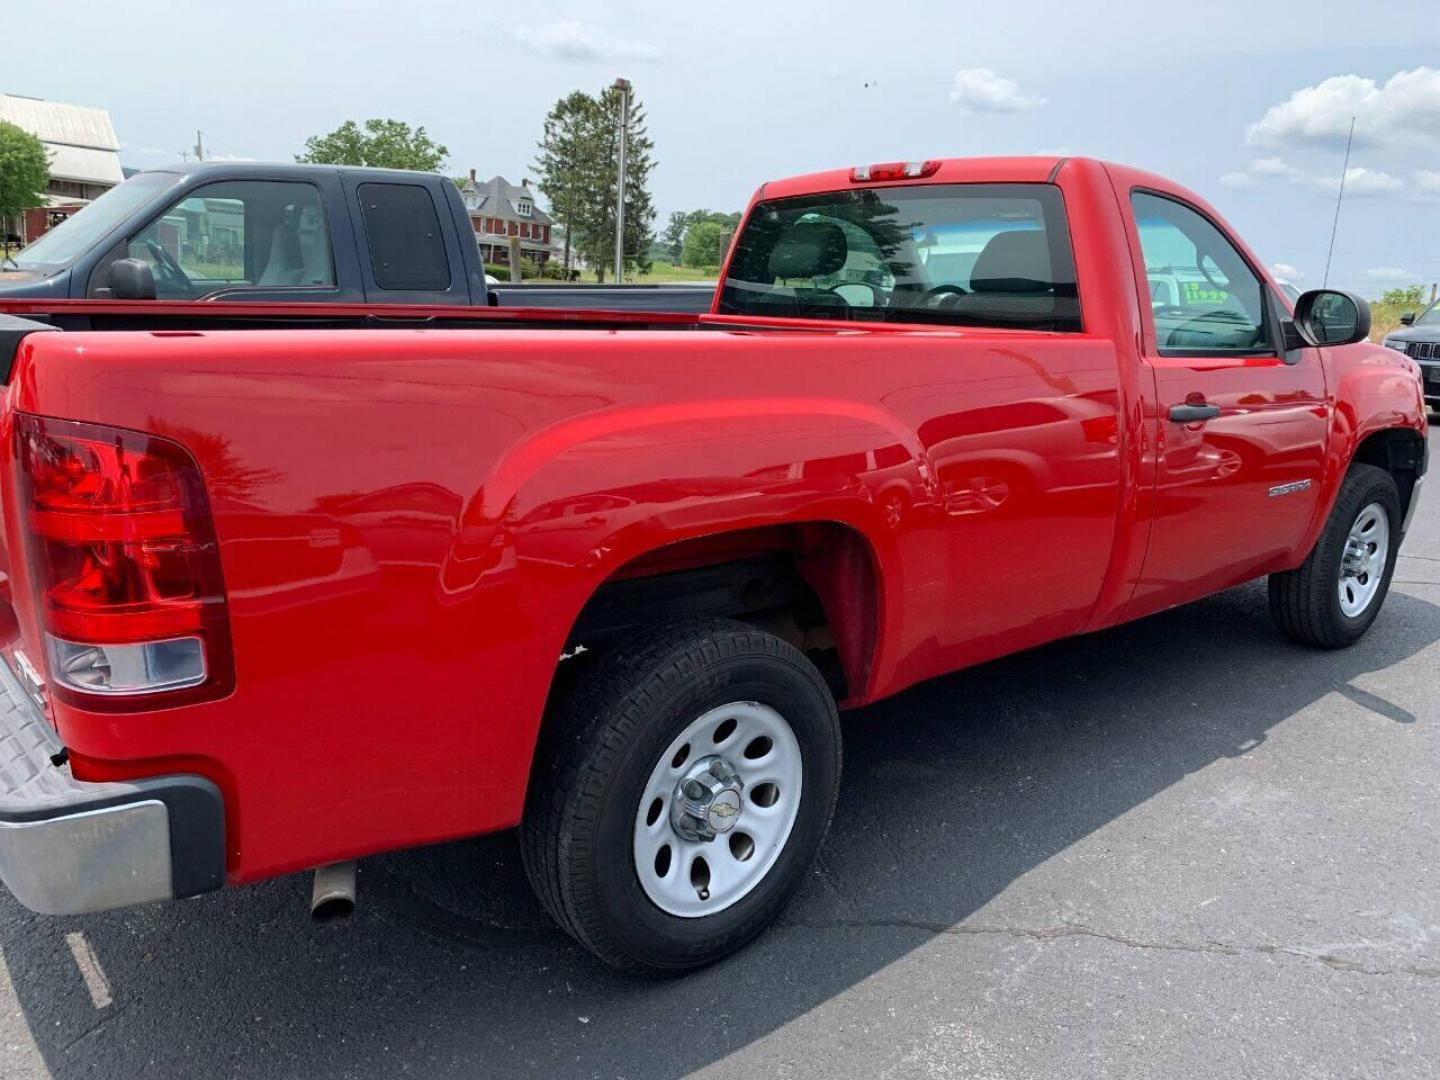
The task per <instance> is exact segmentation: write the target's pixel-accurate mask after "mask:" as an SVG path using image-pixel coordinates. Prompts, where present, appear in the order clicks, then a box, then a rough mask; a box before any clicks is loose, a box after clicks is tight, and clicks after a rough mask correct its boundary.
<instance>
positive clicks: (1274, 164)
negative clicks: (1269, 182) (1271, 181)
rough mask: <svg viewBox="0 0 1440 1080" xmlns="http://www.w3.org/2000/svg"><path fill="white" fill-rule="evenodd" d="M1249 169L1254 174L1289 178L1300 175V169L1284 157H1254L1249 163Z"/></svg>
mask: <svg viewBox="0 0 1440 1080" xmlns="http://www.w3.org/2000/svg"><path fill="white" fill-rule="evenodd" d="M1250 171H1251V172H1252V173H1254V174H1255V175H1256V176H1283V177H1285V178H1286V179H1291V178H1293V177H1296V176H1298V175H1300V170H1299V169H1297V168H1295V166H1294V165H1291V164H1290V163H1289V162H1288V161H1286V160H1285V159H1284V158H1278V157H1267V158H1256V159H1255V160H1254V161H1252V162H1251V163H1250Z"/></svg>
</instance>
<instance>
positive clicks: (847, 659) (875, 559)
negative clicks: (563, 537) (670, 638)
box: [551, 520, 886, 700]
mask: <svg viewBox="0 0 1440 1080" xmlns="http://www.w3.org/2000/svg"><path fill="white" fill-rule="evenodd" d="M883 580H884V576H883V571H882V555H881V554H880V552H879V551H878V550H877V547H876V545H875V544H874V543H873V542H872V541H871V539H870V537H868V536H867V535H866V534H865V533H864V532H862V531H861V530H860V529H859V528H857V527H856V526H854V525H853V524H850V523H847V522H842V521H838V520H814V521H805V522H795V523H788V524H783V525H770V526H762V527H759V528H752V529H741V530H733V531H723V532H716V533H707V534H703V535H699V536H695V537H691V538H687V539H682V540H677V541H672V542H669V543H665V544H660V545H657V546H655V547H653V548H651V549H649V550H647V551H644V552H642V553H640V554H638V555H634V556H633V557H631V558H629V559H627V560H626V561H624V562H623V563H620V564H618V565H617V566H614V567H612V568H611V569H610V571H609V573H608V574H607V575H606V576H605V577H604V578H603V579H602V580H601V581H600V582H599V583H598V584H597V585H596V586H595V588H594V589H593V590H592V591H591V592H590V594H589V596H588V598H587V599H586V601H585V603H584V605H583V606H582V607H581V609H580V610H579V612H578V613H577V615H576V617H575V619H574V622H573V624H572V627H571V630H570V633H569V635H568V637H567V639H566V642H565V653H564V655H565V657H566V658H567V659H568V658H571V657H572V656H575V655H576V650H577V649H578V650H579V655H583V654H584V653H585V652H587V651H594V650H595V649H596V648H597V646H598V647H600V648H603V647H605V645H606V643H607V642H613V641H619V640H623V639H624V638H625V637H626V636H627V635H629V634H633V633H637V632H640V631H642V630H643V629H645V628H647V627H648V626H650V625H653V624H654V622H656V621H658V620H661V619H666V620H671V619H683V618H696V617H706V618H733V619H737V620H740V621H742V622H747V623H750V624H752V625H755V626H757V627H760V628H762V629H765V630H768V631H769V632H771V633H774V634H776V635H777V636H779V637H781V638H782V639H784V640H786V641H789V642H790V643H791V644H792V645H795V646H796V647H797V648H799V649H801V651H802V652H805V653H807V654H811V655H812V658H814V659H816V661H817V664H818V666H820V668H821V670H822V671H823V672H824V673H825V675H826V678H827V680H828V681H829V682H830V684H831V688H832V690H833V691H834V693H835V696H836V698H837V699H841V700H843V699H845V698H853V697H858V696H861V695H863V694H864V693H865V692H866V689H867V688H868V686H869V685H870V680H871V676H872V674H873V672H874V670H875V663H876V654H877V652H878V649H879V642H880V628H881V625H882V622H883V618H884V616H883V608H884V604H885V599H886V596H885V591H884V587H883V584H882V582H883ZM827 653H828V654H830V655H828V656H827V655H825V654H827ZM815 654H820V655H815ZM564 667H565V661H564V660H562V662H561V665H560V670H558V671H557V673H556V679H555V683H556V686H555V687H552V691H551V696H552V698H553V697H554V694H555V692H556V688H557V687H561V686H562V684H563V683H564V681H565V680H564V679H563V677H562V676H563V675H564Z"/></svg>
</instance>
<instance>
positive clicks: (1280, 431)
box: [1127, 188, 1330, 617]
mask: <svg viewBox="0 0 1440 1080" xmlns="http://www.w3.org/2000/svg"><path fill="white" fill-rule="evenodd" d="M1128 202H1129V206H1130V209H1131V211H1132V214H1131V217H1130V221H1129V227H1130V230H1131V233H1132V236H1131V241H1132V249H1133V251H1132V253H1133V257H1134V259H1135V264H1136V267H1137V277H1138V278H1139V280H1140V281H1141V285H1142V289H1145V290H1147V291H1148V292H1149V301H1150V302H1149V305H1148V310H1146V311H1144V312H1142V314H1143V315H1144V316H1145V319H1144V321H1145V324H1146V332H1145V342H1144V362H1145V363H1146V365H1147V366H1148V368H1149V370H1150V375H1151V377H1152V378H1153V386H1154V390H1153V398H1152V400H1151V401H1150V403H1149V406H1150V407H1149V409H1148V413H1149V416H1148V422H1149V424H1150V425H1151V431H1152V433H1153V437H1152V440H1151V453H1152V454H1153V463H1152V464H1153V471H1154V477H1155V490H1154V498H1153V515H1152V520H1151V528H1150V542H1149V547H1148V551H1147V554H1146V558H1145V563H1144V568H1143V570H1142V572H1141V576H1140V580H1139V582H1138V583H1137V585H1136V589H1135V592H1134V594H1133V598H1132V601H1131V607H1130V610H1129V611H1127V615H1128V616H1132V617H1133V616H1136V615H1142V614H1146V613H1148V612H1151V611H1158V610H1160V609H1162V608H1166V607H1170V606H1172V605H1174V604H1178V603H1183V602H1185V601H1187V600H1191V599H1194V598H1196V597H1199V596H1204V595H1207V594H1209V593H1212V592H1216V591H1218V590H1220V589H1223V588H1227V587H1229V586H1231V585H1235V584H1239V583H1240V582H1243V581H1248V580H1250V579H1251V578H1254V577H1257V576H1259V575H1262V574H1265V573H1269V572H1271V571H1273V570H1277V569H1283V568H1286V567H1287V566H1289V565H1292V564H1293V562H1294V560H1295V559H1296V558H1298V557H1299V546H1300V544H1301V543H1302V542H1303V538H1304V535H1305V533H1306V531H1307V528H1308V526H1309V524H1310V522H1311V520H1312V517H1313V515H1314V514H1315V512H1316V508H1317V500H1318V498H1319V494H1320V488H1321V483H1320V481H1321V476H1322V472H1323V469H1324V465H1325V445H1326V439H1327V435H1328V432H1329V426H1330V404H1329V402H1328V400H1327V397H1326V386H1325V372H1324V367H1323V365H1322V363H1321V357H1320V351H1319V350H1318V349H1296V350H1292V351H1291V352H1290V353H1289V354H1287V353H1286V352H1285V350H1284V347H1283V343H1282V342H1281V341H1280V314H1281V312H1282V309H1281V308H1280V307H1279V306H1278V305H1279V299H1278V297H1277V296H1275V294H1274V293H1273V291H1272V290H1271V288H1270V286H1269V285H1268V284H1267V283H1266V281H1265V279H1264V278H1263V276H1262V275H1260V274H1259V273H1257V272H1256V270H1255V268H1254V267H1253V266H1252V265H1251V263H1250V262H1249V260H1248V259H1247V258H1246V256H1245V255H1244V254H1242V252H1241V250H1240V249H1239V247H1238V246H1237V245H1236V244H1234V243H1233V242H1232V241H1231V240H1230V239H1229V238H1228V237H1227V236H1226V235H1225V233H1224V232H1223V230H1222V229H1221V228H1220V226H1219V225H1218V224H1217V223H1216V222H1214V221H1213V220H1212V219H1211V218H1210V217H1209V215H1208V214H1206V213H1204V212H1202V211H1201V210H1199V209H1198V208H1196V207H1195V206H1192V205H1190V204H1188V203H1185V202H1183V201H1181V200H1179V199H1177V198H1175V197H1173V196H1171V195H1169V194H1161V193H1158V192H1153V191H1147V190H1143V189H1138V188H1137V189H1134V190H1132V191H1130V192H1129V196H1128ZM1141 271H1143V273H1142V272H1141ZM1142 306H1143V305H1142Z"/></svg>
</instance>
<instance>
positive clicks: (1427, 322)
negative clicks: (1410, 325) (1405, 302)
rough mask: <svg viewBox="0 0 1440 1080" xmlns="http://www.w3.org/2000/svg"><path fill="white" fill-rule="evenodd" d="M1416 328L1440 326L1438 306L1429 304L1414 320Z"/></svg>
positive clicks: (1439, 309) (1439, 305)
mask: <svg viewBox="0 0 1440 1080" xmlns="http://www.w3.org/2000/svg"><path fill="white" fill-rule="evenodd" d="M1415 325H1416V326H1440V304H1431V305H1430V306H1429V307H1428V308H1427V309H1426V310H1425V311H1423V312H1421V314H1420V317H1419V318H1418V319H1416V320H1415Z"/></svg>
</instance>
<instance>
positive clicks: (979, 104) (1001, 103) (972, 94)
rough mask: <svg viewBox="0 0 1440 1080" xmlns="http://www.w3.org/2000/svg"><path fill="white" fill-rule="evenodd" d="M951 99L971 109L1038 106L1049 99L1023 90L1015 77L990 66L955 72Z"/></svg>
mask: <svg viewBox="0 0 1440 1080" xmlns="http://www.w3.org/2000/svg"><path fill="white" fill-rule="evenodd" d="M950 100H951V101H952V102H955V103H957V104H959V105H960V107H961V108H963V109H966V110H968V111H970V112H985V113H1009V112H1021V111H1023V110H1025V109H1038V108H1039V107H1040V106H1041V105H1044V104H1045V99H1044V98H1043V97H1040V96H1039V95H1038V94H1022V93H1021V92H1020V84H1019V83H1017V82H1016V81H1015V80H1014V79H1007V78H1005V77H1004V76H1002V75H997V74H995V72H993V71H991V70H990V69H989V68H962V69H961V70H959V71H957V72H956V73H955V83H954V85H952V86H951V87H950Z"/></svg>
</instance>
